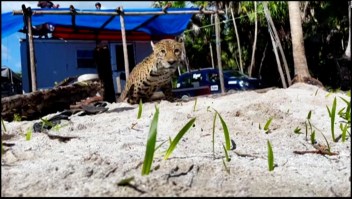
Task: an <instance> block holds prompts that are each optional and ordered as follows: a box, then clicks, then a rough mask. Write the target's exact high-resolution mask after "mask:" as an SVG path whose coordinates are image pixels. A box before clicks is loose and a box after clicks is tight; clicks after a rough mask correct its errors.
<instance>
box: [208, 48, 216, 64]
mask: <svg viewBox="0 0 352 199" xmlns="http://www.w3.org/2000/svg"><path fill="white" fill-rule="evenodd" d="M209 49H210V57H211V67H212V68H215V66H214V56H213V47H212V46H211V42H209Z"/></svg>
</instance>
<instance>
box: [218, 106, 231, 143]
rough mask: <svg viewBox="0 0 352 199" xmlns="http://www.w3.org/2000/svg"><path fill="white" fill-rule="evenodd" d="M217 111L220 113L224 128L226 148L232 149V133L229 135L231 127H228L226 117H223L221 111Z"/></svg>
mask: <svg viewBox="0 0 352 199" xmlns="http://www.w3.org/2000/svg"><path fill="white" fill-rule="evenodd" d="M216 113H217V114H218V115H219V118H220V122H221V125H222V129H223V130H224V137H225V145H226V150H230V149H231V140H230V135H229V129H228V128H227V125H226V122H225V121H224V119H222V117H221V115H220V114H219V112H217V111H216Z"/></svg>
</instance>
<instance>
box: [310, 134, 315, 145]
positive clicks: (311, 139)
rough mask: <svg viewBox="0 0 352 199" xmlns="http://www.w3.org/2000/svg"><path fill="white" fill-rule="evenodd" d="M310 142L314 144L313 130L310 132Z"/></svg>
mask: <svg viewBox="0 0 352 199" xmlns="http://www.w3.org/2000/svg"><path fill="white" fill-rule="evenodd" d="M310 143H312V144H315V131H313V132H312V133H311V134H310Z"/></svg>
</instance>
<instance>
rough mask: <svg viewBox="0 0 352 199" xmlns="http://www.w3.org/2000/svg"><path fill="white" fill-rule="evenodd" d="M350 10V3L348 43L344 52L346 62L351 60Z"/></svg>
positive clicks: (351, 2)
mask: <svg viewBox="0 0 352 199" xmlns="http://www.w3.org/2000/svg"><path fill="white" fill-rule="evenodd" d="M351 9H352V1H349V2H348V43H347V48H346V51H345V57H346V58H347V59H348V60H351Z"/></svg>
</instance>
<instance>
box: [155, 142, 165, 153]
mask: <svg viewBox="0 0 352 199" xmlns="http://www.w3.org/2000/svg"><path fill="white" fill-rule="evenodd" d="M167 141H168V140H165V141H164V142H162V143H160V144H159V145H158V146H157V147H155V149H154V152H155V151H156V150H158V149H159V148H160V147H161V146H162V145H163V144H165V142H167Z"/></svg>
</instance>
